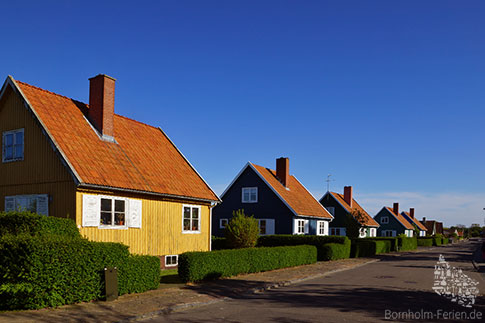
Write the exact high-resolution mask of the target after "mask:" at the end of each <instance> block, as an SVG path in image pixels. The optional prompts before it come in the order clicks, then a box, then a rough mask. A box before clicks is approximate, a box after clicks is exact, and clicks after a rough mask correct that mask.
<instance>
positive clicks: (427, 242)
mask: <svg viewBox="0 0 485 323" xmlns="http://www.w3.org/2000/svg"><path fill="white" fill-rule="evenodd" d="M418 246H421V247H431V246H433V238H429V237H421V238H418Z"/></svg>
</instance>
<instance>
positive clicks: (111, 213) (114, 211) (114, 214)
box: [100, 197, 126, 226]
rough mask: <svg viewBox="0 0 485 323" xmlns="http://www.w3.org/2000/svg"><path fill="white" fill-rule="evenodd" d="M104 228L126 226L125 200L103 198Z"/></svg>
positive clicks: (102, 221)
mask: <svg viewBox="0 0 485 323" xmlns="http://www.w3.org/2000/svg"><path fill="white" fill-rule="evenodd" d="M100 225H102V226H125V225H126V223H125V200H121V199H116V198H108V197H103V198H101V217H100Z"/></svg>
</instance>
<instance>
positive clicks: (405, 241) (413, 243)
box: [398, 237, 418, 251]
mask: <svg viewBox="0 0 485 323" xmlns="http://www.w3.org/2000/svg"><path fill="white" fill-rule="evenodd" d="M398 241H399V251H409V250H415V249H416V248H418V239H416V238H415V237H412V238H409V237H399V238H398Z"/></svg>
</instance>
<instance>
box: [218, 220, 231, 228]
mask: <svg viewBox="0 0 485 323" xmlns="http://www.w3.org/2000/svg"><path fill="white" fill-rule="evenodd" d="M224 222H226V224H223V223H224ZM228 223H229V219H220V220H219V229H225V228H226V226H227V225H228Z"/></svg>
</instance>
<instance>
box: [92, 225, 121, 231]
mask: <svg viewBox="0 0 485 323" xmlns="http://www.w3.org/2000/svg"><path fill="white" fill-rule="evenodd" d="M98 229H115V230H127V229H128V226H126V225H100V226H98Z"/></svg>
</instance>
